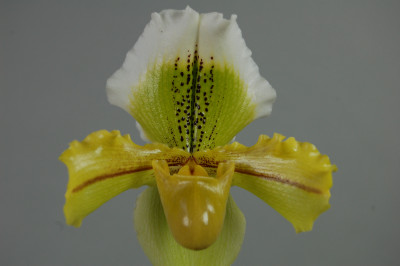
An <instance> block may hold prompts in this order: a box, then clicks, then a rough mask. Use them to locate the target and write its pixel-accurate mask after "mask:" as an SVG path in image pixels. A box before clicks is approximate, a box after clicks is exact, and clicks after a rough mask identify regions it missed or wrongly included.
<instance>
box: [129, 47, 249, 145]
mask: <svg viewBox="0 0 400 266" xmlns="http://www.w3.org/2000/svg"><path fill="white" fill-rule="evenodd" d="M193 57H194V58H195V60H192V58H193ZM255 107H256V106H255V104H254V103H252V101H251V97H250V96H249V95H248V93H247V85H246V84H244V82H243V81H242V80H241V78H240V77H239V75H238V74H237V73H236V72H235V69H234V68H233V66H230V65H221V64H216V63H214V61H213V60H212V59H211V58H208V59H204V58H201V57H199V56H197V54H196V53H195V54H194V56H193V55H190V56H189V55H188V58H180V57H177V58H176V60H175V61H172V62H162V63H155V64H152V65H149V68H148V71H147V73H146V75H145V76H143V78H142V79H141V82H140V83H139V85H137V86H136V87H134V88H132V97H131V106H130V112H131V114H132V115H133V116H134V117H135V119H136V120H137V121H138V122H139V123H140V124H141V126H142V128H143V130H144V132H145V134H146V136H147V138H148V139H149V140H151V141H153V142H160V143H165V144H167V145H169V146H170V147H179V148H182V149H184V150H187V151H189V152H194V151H199V150H205V149H212V148H214V147H216V146H221V145H225V144H227V143H228V142H229V141H230V140H231V139H232V138H233V137H234V136H235V135H236V134H237V133H238V132H239V131H240V130H241V129H243V128H244V127H245V126H246V125H247V124H249V123H250V122H251V121H252V120H253V119H254V118H255Z"/></svg>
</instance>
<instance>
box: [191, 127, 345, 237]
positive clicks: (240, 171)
mask: <svg viewBox="0 0 400 266" xmlns="http://www.w3.org/2000/svg"><path fill="white" fill-rule="evenodd" d="M284 139H285V137H284V136H282V135H280V134H274V136H273V138H269V137H268V136H265V135H261V136H260V138H259V140H258V142H257V143H256V144H255V145H254V146H252V147H246V146H244V145H241V144H239V143H237V142H235V143H233V144H230V145H226V146H224V147H217V148H215V149H214V150H208V151H204V152H197V153H195V154H194V157H195V160H196V162H197V163H198V164H200V165H202V166H204V167H211V168H215V167H216V166H217V165H218V163H220V162H223V161H227V160H229V161H233V162H234V163H235V172H236V173H235V175H234V178H233V183H232V185H236V186H239V187H242V188H244V189H246V190H248V191H250V192H252V193H253V194H255V195H256V196H258V197H259V198H261V199H262V200H263V201H265V202H266V203H268V204H269V205H270V206H271V207H273V208H274V209H275V210H277V211H278V212H279V213H280V214H282V215H283V216H284V217H285V218H286V219H287V220H289V221H290V222H291V223H292V224H293V226H294V228H295V229H296V232H303V231H309V230H311V229H312V225H313V222H314V220H315V219H316V218H317V217H318V216H319V214H321V213H322V212H324V211H325V210H327V209H328V208H329V197H330V192H329V189H330V187H331V186H332V172H333V171H336V170H337V168H336V166H334V165H331V163H330V161H329V158H328V156H326V155H321V154H320V153H319V151H318V150H317V149H316V147H315V146H314V145H312V144H310V143H302V142H298V141H296V140H295V139H294V138H288V139H287V140H286V141H284Z"/></svg>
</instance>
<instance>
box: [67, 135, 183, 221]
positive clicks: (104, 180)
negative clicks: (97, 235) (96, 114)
mask: <svg viewBox="0 0 400 266" xmlns="http://www.w3.org/2000/svg"><path fill="white" fill-rule="evenodd" d="M188 156H189V154H188V153H187V152H185V151H183V150H179V149H171V148H168V147H167V146H166V145H163V144H148V145H145V146H139V145H136V144H134V143H133V142H132V141H131V139H130V137H129V136H128V135H125V136H121V135H120V133H119V131H112V132H108V131H106V130H101V131H97V132H94V133H92V134H90V135H89V136H87V137H86V138H85V139H84V140H83V141H82V142H78V141H73V142H72V143H71V144H70V147H69V148H68V149H67V150H66V151H64V153H63V154H62V155H61V156H60V160H61V161H62V162H64V163H65V164H66V166H67V167H68V171H69V182H68V187H67V192H66V193H65V199H66V202H65V206H64V214H65V218H66V221H67V224H69V225H73V226H80V225H81V222H82V219H83V218H85V217H86V216H87V215H88V214H89V213H91V212H92V211H94V210H95V209H97V208H98V207H99V206H100V205H102V204H103V203H105V202H106V201H108V200H109V199H111V198H113V197H115V196H116V195H118V194H120V193H121V192H123V191H125V190H127V189H130V188H137V187H140V186H143V185H155V179H154V172H153V169H152V165H151V162H152V160H154V159H160V160H166V161H167V162H168V163H170V164H171V165H180V164H182V163H184V162H185V161H186V160H187V158H188Z"/></svg>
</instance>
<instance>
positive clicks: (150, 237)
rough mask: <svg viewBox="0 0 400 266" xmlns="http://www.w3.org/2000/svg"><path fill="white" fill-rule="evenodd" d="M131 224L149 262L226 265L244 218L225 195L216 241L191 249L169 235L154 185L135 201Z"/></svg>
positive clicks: (237, 245) (240, 236) (235, 249)
mask: <svg viewBox="0 0 400 266" xmlns="http://www.w3.org/2000/svg"><path fill="white" fill-rule="evenodd" d="M134 224H135V229H136V232H137V235H138V239H139V242H140V244H141V246H142V248H143V250H144V252H145V253H146V255H147V256H148V258H149V259H150V261H151V263H153V265H166V266H168V265H171V266H172V265H173V266H175V265H185V266H186V265H187V266H190V265H193V266H194V265H196V266H202V265H205V266H213V265H215V266H217V265H218V266H224V265H230V264H232V263H233V261H234V260H235V259H236V257H237V255H238V254H239V251H240V247H241V245H242V242H243V238H244V233H245V227H246V221H245V218H244V216H243V214H242V212H241V211H240V210H239V208H238V207H237V206H236V204H235V202H234V201H233V199H232V197H229V199H228V202H227V208H226V215H225V221H224V227H223V229H222V232H221V234H220V236H219V238H218V239H217V241H216V242H215V243H214V244H213V245H212V246H210V247H209V248H207V249H204V250H200V251H193V250H190V249H186V248H184V247H182V246H181V245H179V244H178V243H177V242H176V241H175V240H174V238H173V236H172V233H171V231H170V230H169V228H168V224H167V221H166V218H165V215H164V211H163V207H162V204H161V201H160V196H159V193H158V191H157V189H156V188H153V187H151V188H148V189H146V190H145V191H144V192H143V193H142V194H141V195H140V197H139V198H138V199H137V202H136V209H135V213H134Z"/></svg>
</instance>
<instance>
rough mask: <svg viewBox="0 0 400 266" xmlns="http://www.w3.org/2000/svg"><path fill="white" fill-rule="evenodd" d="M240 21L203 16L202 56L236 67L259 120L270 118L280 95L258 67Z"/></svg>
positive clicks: (213, 15)
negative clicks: (243, 34) (246, 41)
mask: <svg viewBox="0 0 400 266" xmlns="http://www.w3.org/2000/svg"><path fill="white" fill-rule="evenodd" d="M236 17H237V16H236V15H232V16H231V18H230V19H229V20H227V19H224V18H223V15H222V14H220V13H207V14H201V15H200V27H199V40H198V45H199V54H200V56H201V57H203V58H206V59H209V58H211V57H213V58H214V62H215V63H216V64H217V63H219V64H222V65H230V66H233V67H234V69H235V71H236V72H237V73H238V74H239V76H240V78H241V79H242V80H243V81H244V84H246V85H247V86H248V93H249V95H250V97H251V99H252V101H253V102H254V103H255V104H256V106H257V108H256V117H255V119H256V118H260V117H263V116H268V115H269V114H270V113H271V111H272V104H273V103H274V101H275V98H276V92H275V90H274V89H273V88H272V87H271V85H270V84H269V83H268V81H267V80H265V79H264V78H263V77H262V76H261V75H260V72H259V70H258V66H257V65H256V63H255V62H254V60H253V59H252V58H251V51H250V49H249V48H247V46H246V43H245V41H244V39H243V37H242V32H241V30H240V28H239V26H238V24H237V22H236Z"/></svg>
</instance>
